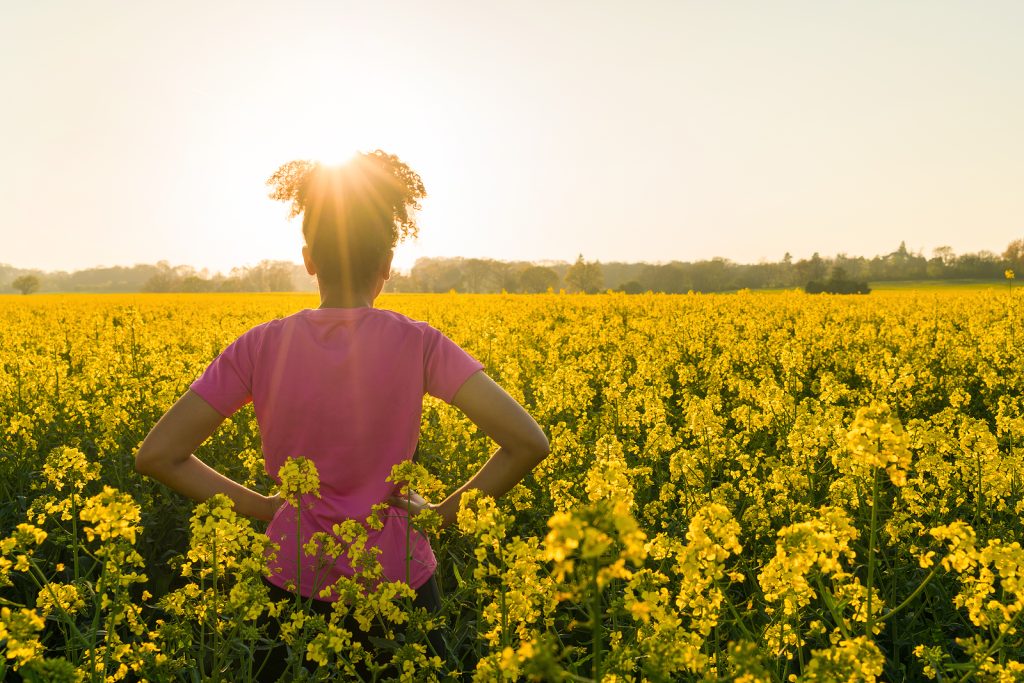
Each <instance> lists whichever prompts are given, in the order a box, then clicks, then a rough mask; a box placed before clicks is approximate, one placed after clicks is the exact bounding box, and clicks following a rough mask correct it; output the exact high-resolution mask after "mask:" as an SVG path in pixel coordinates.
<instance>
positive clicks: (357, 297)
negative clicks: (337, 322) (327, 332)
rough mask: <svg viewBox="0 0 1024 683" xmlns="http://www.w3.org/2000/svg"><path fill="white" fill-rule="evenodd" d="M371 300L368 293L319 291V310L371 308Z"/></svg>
mask: <svg viewBox="0 0 1024 683" xmlns="http://www.w3.org/2000/svg"><path fill="white" fill-rule="evenodd" d="M373 299H374V297H372V296H370V295H369V293H368V292H351V291H340V290H331V289H326V290H325V289H321V290H320V308H373Z"/></svg>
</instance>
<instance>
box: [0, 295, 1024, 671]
mask: <svg viewBox="0 0 1024 683" xmlns="http://www.w3.org/2000/svg"><path fill="white" fill-rule="evenodd" d="M316 305H317V301H316V300H315V299H314V297H312V296H308V295H283V294H282V295H124V296H120V295H110V296H101V295H91V296H90V295H68V296H30V297H13V296H11V297H0V653H2V656H0V662H2V663H0V680H2V679H3V678H4V676H6V678H7V680H21V679H24V680H40V681H43V680H45V681H51V680H53V681H119V680H127V681H135V680H149V681H200V680H202V681H208V680H220V681H247V680H254V679H255V677H256V675H257V672H258V669H259V667H260V663H261V661H262V658H263V656H264V655H265V654H266V652H267V648H268V647H269V645H270V643H271V642H272V641H274V640H275V639H276V640H281V641H283V642H285V643H287V644H288V653H289V655H288V656H289V660H288V664H289V673H288V674H287V675H286V678H285V679H284V680H349V679H352V680H359V679H363V680H390V679H401V680H450V679H455V680H478V681H493V680H543V681H560V680H564V681H697V680H711V681H742V682H743V683H753V682H755V681H766V682H768V681H771V682H788V681H874V680H887V681H903V680H927V679H935V680H942V681H975V680H976V681H1015V680H1022V679H1024V635H1022V630H1021V629H1022V626H1024V624H1022V614H1024V549H1022V548H1021V541H1022V536H1024V526H1022V524H1021V515H1022V512H1024V482H1022V460H1024V351H1022V349H1024V328H1022V324H1021V323H1022V316H1024V296H1021V295H1020V294H1019V292H1018V290H1008V289H1005V288H1004V289H1001V290H998V291H995V290H986V291H934V292H912V291H904V292H899V291H895V292H876V293H873V294H871V295H869V296H860V297H842V296H827V295H817V296H808V295H805V294H802V293H799V292H782V293H774V294H770V295H765V294H757V293H749V292H740V293H738V294H731V295H680V296H673V295H652V294H648V295H636V296H626V295H615V294H603V295H594V296H585V295H559V294H549V295H522V296H516V295H457V294H448V295H394V296H388V295H386V296H383V297H381V298H380V299H379V300H378V302H377V305H378V306H380V307H382V308H389V309H394V310H397V311H400V312H402V313H404V314H406V315H409V316H410V317H413V318H417V319H420V320H425V321H427V322H429V323H430V324H432V325H433V326H434V327H436V328H438V329H440V330H441V331H442V332H444V333H445V334H447V335H448V336H449V337H451V338H452V339H453V340H455V341H456V342H457V343H459V344H460V345H462V346H463V347H464V348H465V349H466V350H468V351H469V352H470V353H472V354H473V355H474V356H475V357H476V358H478V359H479V360H480V361H481V362H483V363H484V365H485V367H486V369H487V372H488V373H489V374H490V375H491V376H492V377H493V378H494V379H495V380H496V381H498V382H499V383H500V384H501V385H502V386H504V387H505V388H506V389H507V390H508V391H509V393H510V394H512V395H513V396H514V397H515V398H517V399H518V400H520V401H521V402H522V403H523V405H525V406H526V408H527V409H528V410H529V411H530V413H531V414H532V415H534V416H535V417H536V419H537V421H538V422H539V423H540V425H541V426H542V427H543V428H544V430H545V432H546V433H547V434H548V436H549V439H550V442H551V454H550V455H549V456H548V458H547V459H546V460H544V461H543V462H542V463H541V464H540V465H539V466H538V467H537V469H535V470H534V472H533V473H532V474H531V475H529V476H528V477H527V478H526V479H525V480H524V482H523V483H522V484H521V485H519V486H518V487H516V488H515V489H513V491H512V492H510V493H509V494H508V495H506V496H505V497H503V498H501V499H499V500H497V501H493V500H490V499H487V498H484V497H481V496H470V497H469V499H468V500H467V501H466V503H465V504H464V506H463V508H462V509H461V511H460V514H459V520H458V523H457V525H452V526H451V527H449V528H446V529H444V530H441V531H432V528H433V526H434V525H433V524H432V520H431V519H430V517H429V516H426V517H424V518H423V519H422V520H421V525H422V527H423V532H424V533H429V534H431V535H432V541H431V542H432V545H433V547H434V550H435V553H436V555H437V558H438V572H437V579H438V582H439V584H440V588H441V592H442V598H443V609H442V611H441V613H440V614H437V615H431V614H428V613H426V612H424V611H423V610H417V609H414V608H412V607H411V602H410V600H409V599H407V598H406V597H405V596H407V595H408V591H407V590H406V587H405V586H403V585H402V584H387V583H375V582H374V581H373V572H374V567H373V559H372V555H371V554H368V553H367V552H366V551H365V549H364V548H363V547H362V545H361V540H360V536H359V533H360V530H361V529H362V526H361V525H358V524H357V525H348V526H346V525H345V524H344V522H345V520H339V526H337V527H335V528H336V530H337V532H336V534H337V535H336V537H333V538H324V539H322V542H321V543H320V545H319V546H314V547H310V548H307V549H306V550H305V551H306V552H310V553H317V554H323V555H325V556H328V557H329V556H330V555H332V554H333V555H338V554H341V553H347V554H348V555H349V556H350V557H355V558H359V560H360V563H361V566H363V567H364V573H365V576H364V577H362V578H363V579H366V580H361V579H360V577H355V578H354V579H351V580H348V581H347V582H345V581H346V580H343V582H345V583H343V585H339V586H338V590H339V592H340V593H341V594H342V595H345V596H347V598H346V599H343V600H340V601H338V603H336V605H335V608H334V610H333V611H332V612H330V613H329V614H327V615H321V614H317V613H314V612H310V611H308V610H306V609H305V608H304V606H303V605H302V604H299V602H297V601H291V602H289V601H281V602H273V601H271V600H270V599H269V597H268V595H267V593H266V590H265V588H264V587H263V584H262V581H261V578H260V577H261V574H262V572H263V562H262V559H261V558H262V557H263V549H264V545H265V542H264V539H265V536H264V534H263V527H262V524H261V523H259V522H255V521H251V520H247V519H245V518H242V517H239V516H237V515H236V514H235V513H234V511H233V510H232V508H231V506H230V503H228V502H225V501H226V499H221V498H215V499H212V500H210V501H208V502H206V503H204V504H199V505H197V504H194V503H193V502H191V501H189V500H187V499H185V498H183V497H181V496H179V495H177V494H175V493H174V492H172V491H170V490H169V489H166V488H164V487H163V486H161V485H160V484H159V483H156V482H154V481H152V480H150V479H147V478H145V477H143V476H141V475H140V474H138V473H136V472H135V470H134V464H133V455H134V452H135V450H136V449H137V447H138V445H139V443H140V442H141V441H142V439H143V437H144V436H145V435H146V433H147V432H148V431H149V429H150V428H151V427H152V426H153V424H155V422H156V420H157V419H158V418H159V417H160V416H161V415H162V414H163V412H164V411H165V410H166V409H167V408H168V407H169V406H170V405H171V404H172V403H173V402H174V401H175V400H176V399H177V398H178V397H179V396H180V395H181V394H182V393H183V392H184V391H185V390H186V388H187V387H188V385H189V383H190V382H191V381H192V380H193V379H195V378H196V377H197V376H198V375H199V374H200V373H201V372H202V371H203V370H204V369H205V367H206V366H207V364H208V363H209V362H210V361H211V360H212V359H213V358H214V357H216V355H217V354H218V353H219V352H220V351H221V350H222V349H223V348H224V347H225V346H226V345H227V344H228V343H229V342H231V341H232V340H234V339H235V338H236V337H237V336H238V335H239V334H241V333H242V332H243V331H245V330H247V329H248V328H250V327H252V326H254V325H256V324H258V323H260V322H263V321H265V320H268V319H270V318H274V317H281V316H285V315H288V314H290V313H293V312H295V311H297V310H300V309H302V308H306V307H315V306H316ZM493 448H494V445H493V444H492V443H490V442H489V440H488V439H487V438H486V437H484V436H483V435H481V434H480V433H478V432H477V431H476V430H475V428H474V427H473V425H472V424H471V423H469V422H468V421H467V420H466V419H465V418H464V417H463V416H462V415H461V413H460V412H459V411H457V410H456V409H454V408H451V407H450V406H448V405H447V404H445V403H443V402H440V401H437V400H435V399H433V398H430V397H427V398H426V399H425V401H424V411H423V420H422V432H421V439H420V444H419V449H418V456H417V460H416V463H415V464H414V465H411V466H409V467H406V468H405V470H404V471H403V472H401V473H400V474H401V478H402V479H404V480H407V481H410V482H411V486H412V487H413V488H415V489H416V490H417V491H420V492H423V493H424V495H426V496H427V497H428V498H429V499H433V500H439V499H440V497H442V496H443V495H445V494H446V493H447V492H450V491H452V490H454V489H455V488H456V487H457V486H459V485H460V484H461V483H462V482H463V481H465V480H466V479H467V478H468V477H469V475H470V474H472V473H473V472H474V471H475V469H476V468H478V467H479V466H480V465H481V464H482V463H483V462H484V461H485V460H486V459H487V458H488V457H489V455H490V453H491V452H492V450H493ZM197 455H198V456H199V457H200V458H201V459H203V460H204V461H205V462H207V463H208V464H211V465H212V466H214V467H216V468H217V469H218V470H220V471H221V472H223V473H224V474H226V475H228V476H231V477H232V478H234V479H236V480H237V481H241V482H244V483H246V484H247V485H249V486H251V487H254V488H256V489H257V490H260V491H261V492H265V493H266V492H269V491H270V490H271V489H272V486H273V482H272V480H271V479H270V478H269V477H268V476H267V474H266V473H265V472H264V470H263V461H262V458H261V451H260V439H259V432H258V429H257V424H256V420H255V417H254V415H253V412H252V406H251V405H249V406H246V407H245V408H243V409H242V410H241V411H240V412H238V413H237V414H235V415H234V416H233V417H232V418H231V419H230V420H229V421H227V422H225V423H224V424H223V425H222V426H221V428H220V429H219V430H218V431H217V432H216V433H215V434H214V436H213V437H211V438H210V439H209V440H208V441H207V442H206V443H205V444H204V445H203V446H202V447H201V448H200V449H199V450H198V451H197ZM292 464H293V465H294V467H290V471H288V472H285V473H284V475H283V483H282V487H283V489H284V492H285V493H286V494H288V495H292V496H295V495H298V494H299V493H303V492H305V493H310V492H311V491H312V490H313V489H315V487H316V479H315V477H314V476H312V475H313V473H312V472H310V471H309V470H308V463H307V462H305V461H302V460H295V461H294V462H293V463H292ZM363 538H365V536H364V537H363ZM371 625H377V626H378V627H379V628H381V629H383V633H385V635H386V636H387V635H390V636H391V637H380V638H377V639H375V641H374V644H375V647H374V648H372V650H371V649H365V648H361V647H359V646H358V645H354V644H353V635H354V630H356V629H368V628H370V627H371ZM431 632H439V633H440V634H441V635H442V636H443V638H444V640H445V641H446V643H447V646H448V648H449V650H450V656H448V657H447V658H444V659H442V658H441V657H438V656H436V655H435V653H434V652H433V651H432V648H431V645H430V640H428V635H429V634H430V633H431Z"/></svg>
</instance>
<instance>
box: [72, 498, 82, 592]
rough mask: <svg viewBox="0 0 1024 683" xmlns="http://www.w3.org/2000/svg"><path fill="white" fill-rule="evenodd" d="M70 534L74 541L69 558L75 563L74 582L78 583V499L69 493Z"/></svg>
mask: <svg viewBox="0 0 1024 683" xmlns="http://www.w3.org/2000/svg"><path fill="white" fill-rule="evenodd" d="M71 534H72V536H74V540H73V541H72V543H71V556H72V557H73V558H74V563H75V581H78V579H79V577H80V574H79V570H78V497H77V496H76V495H75V492H74V491H72V492H71Z"/></svg>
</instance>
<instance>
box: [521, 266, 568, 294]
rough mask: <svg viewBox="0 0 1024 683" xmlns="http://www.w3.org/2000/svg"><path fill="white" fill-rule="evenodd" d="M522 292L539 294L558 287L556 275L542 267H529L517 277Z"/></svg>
mask: <svg viewBox="0 0 1024 683" xmlns="http://www.w3.org/2000/svg"><path fill="white" fill-rule="evenodd" d="M519 285H520V286H521V287H522V288H523V291H524V292H528V293H530V294H540V293H541V292H546V291H548V290H549V289H554V288H555V287H557V286H558V273H556V272H555V271H553V270H551V269H550V268H545V267H544V266H530V267H529V268H527V269H526V270H524V271H523V272H522V273H520V275H519Z"/></svg>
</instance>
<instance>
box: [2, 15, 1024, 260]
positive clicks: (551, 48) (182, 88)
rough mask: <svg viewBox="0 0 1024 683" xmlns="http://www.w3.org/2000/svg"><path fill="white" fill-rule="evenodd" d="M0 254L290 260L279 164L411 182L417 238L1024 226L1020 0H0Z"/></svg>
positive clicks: (522, 253) (780, 242)
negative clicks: (384, 165)
mask: <svg viewBox="0 0 1024 683" xmlns="http://www.w3.org/2000/svg"><path fill="white" fill-rule="evenodd" d="M0 17H2V18H0V65H2V66H0V98H2V100H0V101H2V105H0V149H2V157H0V158H2V160H3V163H2V164H0V263H9V264H12V265H15V266H18V267H23V268H28V267H37V268H42V269H45V270H52V269H77V268H83V267H89V266H95V265H131V264H134V263H144V262H148V263H152V262H155V261H157V260H161V259H165V260H168V261H170V262H171V263H173V264H181V263H187V264H191V265H195V266H197V267H209V268H211V269H214V270H226V269H229V268H230V267H232V266H239V265H251V264H253V263H256V262H258V261H259V260H261V259H289V260H295V261H298V260H299V250H300V248H301V244H302V242H301V234H300V229H301V227H300V220H299V219H294V220H292V221H291V222H289V221H287V220H286V215H287V207H286V206H285V205H284V204H281V203H278V202H274V201H272V200H270V199H269V198H267V196H266V195H267V191H268V188H267V187H266V186H265V185H264V182H265V180H266V178H267V177H269V176H270V174H271V173H273V171H274V170H275V169H276V168H277V166H278V165H280V164H281V163H283V162H285V161H288V160H291V159H301V158H319V159H323V160H327V161H330V160H335V159H341V158H345V157H347V156H349V155H350V154H351V152H352V151H353V150H364V151H369V150H372V149H374V148H381V149H384V150H385V151H387V152H390V153H393V154H397V155H399V156H400V157H401V158H402V159H403V160H405V161H406V162H407V163H408V164H409V165H410V166H412V167H413V168H414V169H415V170H417V171H418V172H419V173H420V175H421V176H422V177H423V181H424V184H425V185H426V188H427V192H428V194H429V196H428V197H427V199H426V200H424V209H423V211H422V212H421V213H420V217H419V221H420V230H421V237H420V239H419V240H418V242H416V243H415V244H412V245H409V246H403V247H400V250H399V253H398V255H397V258H396V265H398V266H400V267H402V268H407V267H409V266H410V265H411V264H412V262H413V261H414V260H415V258H416V257H418V256H475V257H490V258H498V259H505V260H510V259H526V260H542V259H559V260H573V259H575V257H576V254H577V253H580V252H582V253H583V254H584V256H585V257H586V258H587V259H598V260H602V261H611V260H631V261H632V260H635V261H641V260H642V261H651V262H664V261H669V260H697V259H704V258H711V257H715V256H721V257H725V258H729V259H731V260H734V261H738V262H755V261H758V260H760V259H767V260H779V259H780V258H781V257H782V255H783V253H784V252H786V251H787V250H788V251H790V252H791V253H792V254H793V255H794V256H796V257H798V258H800V257H805V256H808V255H810V254H811V253H812V252H814V251H818V252H820V253H821V254H823V255H832V254H835V253H839V252H844V253H847V254H850V255H858V254H860V255H867V256H871V255H874V254H878V253H884V252H888V251H892V250H893V249H895V248H896V246H897V245H898V244H899V242H900V240H906V243H907V246H908V247H909V248H911V249H913V250H917V249H923V250H924V251H925V253H926V254H930V253H931V250H932V249H934V248H935V247H938V246H941V245H949V246H952V247H953V248H954V250H955V251H957V252H958V253H963V252H966V251H978V250H981V249H988V250H992V251H997V252H1001V251H1002V250H1003V249H1004V248H1005V247H1006V244H1007V243H1008V242H1010V241H1011V240H1013V239H1016V238H1021V237H1024V40H1021V39H1020V36H1021V35H1024V2H1020V1H1019V0H1008V1H1003V2H1000V1H997V0H985V1H984V2H977V1H976V0H970V1H966V0H965V1H963V2H944V1H941V0H920V1H899V0H884V1H883V0H878V1H874V2H867V1H862V2H852V1H851V2H837V1H826V0H806V1H800V2H796V1H791V2H776V1H773V2H763V1H762V0H751V1H750V2H731V1H721V2H685V1H683V0H671V1H664V2H654V1H646V2H644V1H637V2H624V1H614V2H612V1H604V0H601V1H598V0H583V1H579V2H568V1H563V0H541V1H536V2H535V1H524V0H517V1H516V2H505V3H497V2H478V1H472V0H465V1H460V2H452V1H449V2H444V1H438V0H430V1H429V2H423V1H422V0H419V1H416V2H401V3H399V2H383V1H376V0H375V1H373V2H367V1H365V0H362V1H360V2H346V1H327V0H324V1H322V2H301V1H300V2H287V3H286V2H280V0H278V1H276V2H265V3H264V2H252V1H245V2H216V1H212V0H207V1H203V2H193V1H184V0H177V1H175V2H173V3H172V2H167V3H155V2H131V1H129V0H123V1H121V2H104V1H99V0H97V1H93V0H74V1H67V2H56V1H51V0H32V1H31V2H24V1H20V0H0Z"/></svg>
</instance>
